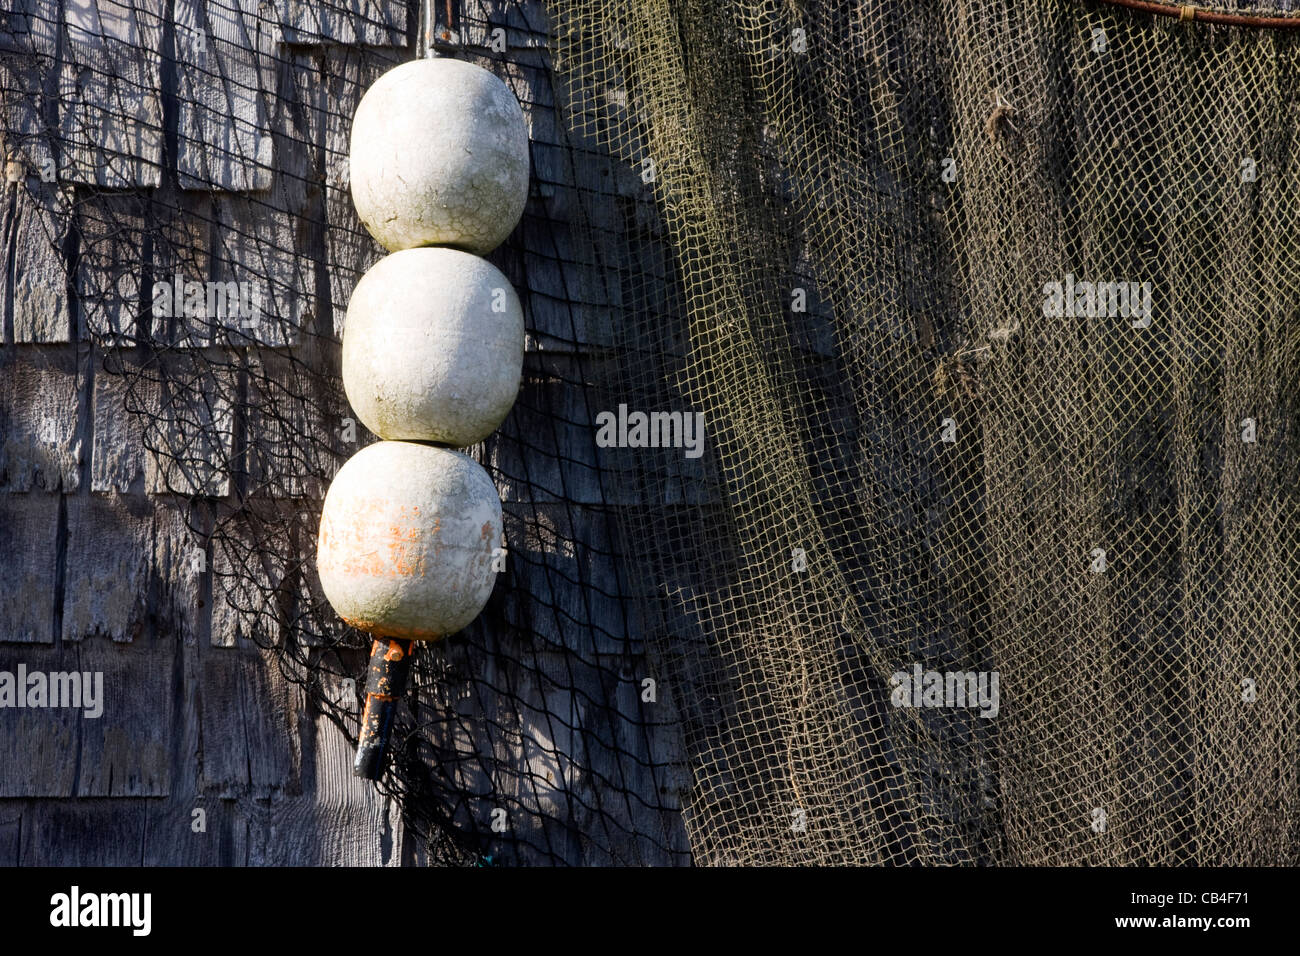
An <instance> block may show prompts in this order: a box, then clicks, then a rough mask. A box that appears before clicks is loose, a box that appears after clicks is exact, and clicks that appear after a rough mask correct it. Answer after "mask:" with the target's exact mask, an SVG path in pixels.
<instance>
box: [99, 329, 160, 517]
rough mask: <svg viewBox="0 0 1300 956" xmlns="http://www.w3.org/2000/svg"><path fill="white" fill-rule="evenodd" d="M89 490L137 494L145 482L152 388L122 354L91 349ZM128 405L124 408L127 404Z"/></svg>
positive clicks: (154, 398) (153, 398)
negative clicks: (147, 417) (146, 425)
mask: <svg viewBox="0 0 1300 956" xmlns="http://www.w3.org/2000/svg"><path fill="white" fill-rule="evenodd" d="M94 361H95V385H94V397H93V400H92V406H91V420H92V423H93V424H92V442H91V455H90V490H91V491H94V492H112V493H114V494H122V495H140V494H143V493H144V485H145V450H144V420H143V417H142V412H141V410H142V409H143V408H146V407H149V406H150V405H156V404H157V401H158V398H157V390H156V389H155V388H154V387H153V383H152V382H151V381H150V380H149V379H147V378H144V377H141V370H140V368H139V366H138V365H137V364H135V363H133V362H131V361H130V360H129V359H127V358H126V357H125V356H124V355H112V356H109V355H106V354H105V353H103V352H100V351H98V350H97V351H96V353H95V356H94ZM128 403H129V405H130V407H128Z"/></svg>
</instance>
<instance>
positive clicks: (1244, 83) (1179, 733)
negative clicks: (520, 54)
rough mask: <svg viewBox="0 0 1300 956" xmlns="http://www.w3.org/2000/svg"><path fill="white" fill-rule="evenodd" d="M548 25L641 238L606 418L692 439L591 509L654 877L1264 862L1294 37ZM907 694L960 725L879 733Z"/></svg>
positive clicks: (1296, 460)
mask: <svg viewBox="0 0 1300 956" xmlns="http://www.w3.org/2000/svg"><path fill="white" fill-rule="evenodd" d="M1171 6H1172V8H1173V9H1174V10H1177V9H1178V8H1177V6H1176V5H1171ZM1244 7H1245V5H1235V4H1223V5H1220V6H1219V7H1217V8H1216V9H1218V10H1220V11H1227V12H1235V13H1238V14H1241V13H1245V14H1251V13H1252V12H1253V13H1255V14H1266V15H1271V16H1278V17H1286V16H1287V15H1288V14H1289V9H1288V5H1286V4H1260V5H1257V6H1256V7H1255V8H1253V10H1252V9H1242V8H1244ZM551 9H552V13H553V16H554V30H555V44H556V50H557V56H556V64H555V69H556V72H557V74H558V75H559V76H561V77H562V78H563V79H564V81H565V83H566V84H567V90H568V94H569V97H570V102H569V113H570V115H569V121H570V123H571V124H572V126H573V128H574V130H575V131H576V132H577V133H578V134H580V135H581V136H584V137H587V138H589V139H590V140H592V141H595V142H598V143H600V144H601V145H602V146H604V147H606V148H609V149H611V150H613V151H614V152H615V153H616V155H617V156H618V157H619V158H620V159H621V160H622V161H623V162H625V163H626V164H627V167H628V168H629V169H630V170H631V171H632V174H633V175H635V176H636V177H639V180H640V186H641V188H643V190H644V192H643V195H642V196H641V200H642V201H644V202H645V203H646V204H648V205H652V206H653V207H654V208H655V209H656V210H658V211H660V212H661V213H662V220H661V221H648V222H645V223H642V222H640V221H639V220H638V221H635V222H632V224H631V225H629V226H627V227H626V228H625V229H624V230H623V236H622V238H623V241H624V242H625V243H626V245H627V248H628V249H629V250H631V258H630V261H632V262H633V263H634V266H633V267H631V268H627V269H626V270H625V271H624V272H622V273H621V274H619V275H618V276H616V277H615V278H614V279H612V280H611V281H612V282H613V283H615V284H616V285H617V286H618V292H619V296H620V297H621V298H620V299H619V301H620V302H621V305H622V308H621V310H620V311H619V312H618V314H617V315H616V324H617V327H618V334H619V335H620V336H621V346H622V350H623V352H622V354H623V355H624V356H625V359H624V360H623V362H622V363H621V369H622V374H623V376H624V381H623V387H624V392H623V394H626V395H629V396H633V397H632V398H629V399H628V401H629V402H632V403H635V402H641V403H642V404H641V405H640V406H637V405H636V404H633V407H642V408H658V407H675V408H680V409H688V410H690V411H698V412H702V413H703V415H704V419H705V422H706V432H707V436H708V438H707V441H708V444H709V446H710V454H709V455H708V456H706V461H708V462H709V463H710V464H709V466H708V467H707V468H705V469H704V471H703V472H701V473H700V474H699V475H696V476H694V477H692V476H691V475H685V476H683V472H684V468H685V464H684V462H683V458H682V455H681V452H680V451H679V450H672V449H670V450H667V451H665V450H662V449H661V450H658V451H655V450H647V451H646V455H647V456H651V455H656V456H657V457H654V458H649V457H647V458H646V459H645V460H646V461H649V462H650V464H648V465H646V466H644V474H642V475H641V480H643V481H645V482H647V484H646V487H648V488H649V489H650V491H651V493H652V494H651V497H652V498H655V496H657V500H659V501H662V502H664V506H663V507H651V508H646V509H642V510H640V511H628V512H626V513H625V515H624V517H625V519H626V520H627V521H629V522H630V527H631V530H632V534H631V538H632V539H633V540H636V541H637V542H638V543H639V544H640V543H643V544H644V548H643V552H642V558H643V559H644V562H645V565H644V570H645V573H646V575H647V580H650V581H652V582H654V584H655V585H656V586H657V587H658V588H659V589H660V591H661V593H662V594H664V595H666V597H667V599H668V601H669V602H670V604H671V605H672V606H673V607H675V608H676V609H677V610H676V614H674V613H669V614H667V615H665V616H664V617H663V619H662V620H661V621H660V623H659V624H658V625H656V626H655V628H654V631H653V633H652V635H651V636H652V638H653V641H652V643H653V646H654V648H655V649H656V651H657V654H658V659H659V661H660V662H661V663H660V666H661V668H662V673H661V678H662V679H663V680H664V681H666V682H667V684H668V685H669V686H671V687H673V688H674V691H675V693H677V695H678V706H679V707H680V709H681V710H682V720H683V724H684V728H685V736H686V749H687V756H688V758H689V762H690V765H691V767H692V770H693V774H694V786H693V787H692V788H691V789H690V791H689V793H688V794H687V796H686V798H685V799H686V806H685V813H686V829H687V833H688V836H689V839H690V843H691V847H692V852H693V856H694V859H695V861H696V862H698V863H741V864H753V863H814V862H815V863H842V862H861V863H902V864H906V863H921V864H953V863H997V864H1088V865H1116V864H1137V865H1150V864H1188V863H1200V864H1211V863H1216V864H1256V865H1276V864H1287V863H1290V864H1294V863H1296V862H1297V859H1298V858H1300V850H1298V848H1300V839H1298V837H1300V834H1298V833H1297V820H1298V817H1297V778H1296V771H1297V712H1296V699H1297V664H1296V635H1297V626H1296V619H1297V570H1298V562H1300V558H1298V557H1297V539H1298V538H1300V515H1298V514H1297V492H1298V480H1300V430H1298V429H1300V421H1298V420H1297V416H1298V415H1300V236H1298V234H1297V225H1298V224H1300V217H1298V216H1297V210H1298V200H1297V193H1298V191H1300V143H1298V142H1297V135H1298V133H1300V62H1298V61H1297V49H1298V48H1297V40H1298V39H1300V31H1293V30H1288V29H1262V28H1258V27H1254V26H1221V25H1214V24H1206V23H1202V22H1195V21H1194V22H1190V23H1189V22H1186V20H1185V19H1184V20H1183V21H1180V20H1179V19H1178V18H1177V17H1163V16H1154V15H1151V14H1149V13H1142V12H1135V11H1132V10H1129V9H1124V8H1122V7H1117V6H1112V5H1108V4H1100V3H1096V2H1075V0H1021V2H1015V3H1008V2H986V0H965V2H939V3H931V2H898V0H877V2H870V0H861V2H860V0H843V2H802V0H788V2H777V0H773V2H750V0H727V2H725V3H716V2H713V0H691V2H680V3H671V2H667V0H559V2H556V3H554V4H552V5H551ZM631 191H632V192H633V193H635V190H631ZM657 228H662V229H663V233H662V235H659V234H657V233H656V231H655V230H656V229H657ZM659 242H662V243H664V244H666V246H667V248H668V249H669V250H670V255H668V256H666V257H663V258H662V259H661V260H653V257H646V258H645V259H644V260H642V261H639V262H638V259H637V253H638V250H641V249H650V248H652V247H654V245H655V243H659ZM665 277H669V278H671V280H672V283H679V287H680V289H681V290H682V292H681V294H680V296H678V297H674V296H672V295H671V294H666V293H665V292H664V288H665V286H666V285H671V284H672V283H667V282H666V280H665ZM647 475H648V477H647ZM918 671H919V672H921V673H922V674H925V673H928V672H936V673H938V674H939V676H940V678H942V679H944V680H945V681H946V680H947V678H946V675H948V674H951V673H958V674H960V675H969V676H971V677H972V679H975V678H979V679H984V680H985V684H983V685H981V686H983V687H984V689H985V690H988V691H990V692H991V691H993V686H992V684H991V682H990V681H989V678H990V677H991V675H992V674H993V673H994V672H996V674H997V676H998V684H997V687H996V694H995V695H994V694H990V695H989V698H988V699H984V698H981V700H982V701H983V704H982V705H981V706H971V705H970V701H969V700H968V701H967V704H966V706H962V705H961V703H960V701H957V703H956V704H954V702H953V699H952V697H951V695H949V696H948V697H942V696H941V695H938V694H937V693H936V695H935V696H934V697H932V698H925V699H916V700H912V703H913V704H917V705H916V706H905V704H907V703H908V700H907V698H906V695H904V698H903V701H902V703H903V704H904V705H900V704H899V693H898V691H899V688H900V686H901V687H902V688H903V690H906V689H907V687H908V686H911V685H910V684H909V682H910V681H912V680H913V679H914V674H916V673H917V672H918ZM896 674H905V675H907V677H906V679H905V680H902V681H900V680H899V679H897V678H895V677H894V675H896ZM962 679H964V678H962ZM926 680H928V678H926ZM946 686H947V684H945V687H946ZM970 686H971V687H972V688H973V687H974V686H975V684H974V683H972V684H970ZM920 697H921V695H918V698H920ZM994 698H995V700H994ZM927 700H928V702H927ZM936 701H938V702H939V703H940V704H942V705H941V706H936V705H935V702H936Z"/></svg>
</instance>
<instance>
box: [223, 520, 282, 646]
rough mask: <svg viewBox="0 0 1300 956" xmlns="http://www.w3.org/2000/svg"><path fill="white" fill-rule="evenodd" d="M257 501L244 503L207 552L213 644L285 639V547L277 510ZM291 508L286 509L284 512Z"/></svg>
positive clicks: (259, 642) (242, 643) (241, 643)
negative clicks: (238, 515)
mask: <svg viewBox="0 0 1300 956" xmlns="http://www.w3.org/2000/svg"><path fill="white" fill-rule="evenodd" d="M275 505H278V502H277V503H275V504H273V505H272V506H269V507H268V506H266V505H265V504H264V503H257V504H254V505H248V506H246V507H245V511H244V515H243V517H242V518H241V520H239V521H238V522H237V523H236V522H233V521H232V522H228V523H227V524H226V525H225V526H224V527H223V529H222V532H223V533H222V536H221V538H220V540H218V541H216V542H214V543H213V551H212V635H211V643H212V645H213V646H215V647H237V646H240V645H247V644H248V643H249V642H252V643H254V644H257V645H259V646H265V645H267V644H269V643H271V642H272V641H276V642H278V641H281V640H285V639H287V635H285V634H284V632H283V628H284V621H285V619H286V614H287V613H291V609H288V608H286V607H285V603H286V600H287V599H288V598H289V597H290V595H287V594H286V593H285V591H286V590H289V591H291V590H292V582H289V583H287V584H286V563H285V560H284V557H283V554H284V552H285V551H286V550H288V549H289V548H290V545H289V544H288V543H287V541H286V538H287V531H286V529H285V524H284V520H285V517H286V515H283V514H278V513H277V512H278V511H280V510H281V509H279V508H277V507H275ZM290 513H291V512H290Z"/></svg>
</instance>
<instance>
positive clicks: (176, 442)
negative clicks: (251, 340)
mask: <svg viewBox="0 0 1300 956" xmlns="http://www.w3.org/2000/svg"><path fill="white" fill-rule="evenodd" d="M221 358H222V357H221V356H216V355H212V354H205V355H195V356H190V355H178V356H175V357H173V358H172V360H171V361H170V362H169V364H168V367H167V369H166V374H165V375H164V376H163V379H162V382H161V384H160V386H159V389H158V396H159V397H158V407H157V409H156V410H153V411H152V414H151V415H150V416H149V418H148V422H147V425H146V430H145V444H146V446H147V447H148V449H149V451H148V456H147V458H146V463H145V486H146V488H147V490H148V492H149V493H150V494H161V493H170V494H176V495H181V496H189V495H202V496H205V497H222V496H224V495H226V494H228V493H229V491H230V459H231V453H232V443H233V440H234V407H235V402H236V398H235V397H236V395H237V384H236V374H235V372H234V370H233V368H232V367H231V366H230V364H229V363H230V357H229V356H228V355H227V356H224V361H225V364H221V362H220V361H212V360H213V359H218V360H220V359H221Z"/></svg>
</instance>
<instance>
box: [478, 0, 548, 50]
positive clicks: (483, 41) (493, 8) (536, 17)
mask: <svg viewBox="0 0 1300 956" xmlns="http://www.w3.org/2000/svg"><path fill="white" fill-rule="evenodd" d="M458 9H459V11H460V22H461V29H460V42H461V43H462V44H463V45H465V46H468V47H471V48H486V47H490V45H491V43H492V42H493V31H494V30H496V29H497V28H498V27H500V28H502V29H504V30H505V43H506V49H505V53H504V54H503V55H507V56H510V57H511V58H512V59H513V58H515V57H517V56H518V55H519V53H520V51H523V50H530V49H544V48H548V47H549V46H550V29H551V25H550V19H549V17H548V16H547V14H546V8H545V5H544V4H543V3H541V2H539V0H460V6H459V8H458ZM494 52H496V51H494Z"/></svg>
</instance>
